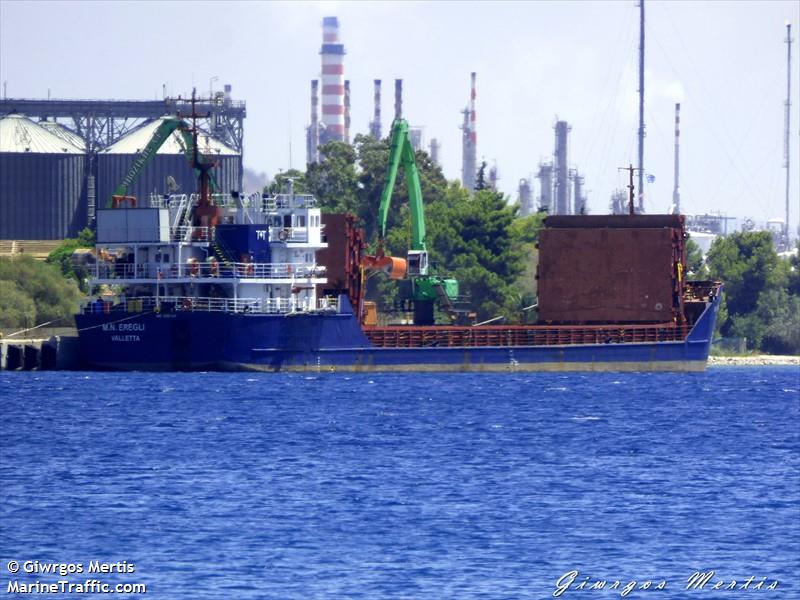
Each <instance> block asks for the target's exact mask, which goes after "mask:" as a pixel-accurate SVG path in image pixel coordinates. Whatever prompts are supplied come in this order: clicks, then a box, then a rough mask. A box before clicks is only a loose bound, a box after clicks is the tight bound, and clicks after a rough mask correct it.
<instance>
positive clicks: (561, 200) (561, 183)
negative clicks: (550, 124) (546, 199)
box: [553, 121, 572, 215]
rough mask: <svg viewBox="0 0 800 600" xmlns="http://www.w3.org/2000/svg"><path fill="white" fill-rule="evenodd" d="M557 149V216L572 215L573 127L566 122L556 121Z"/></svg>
mask: <svg viewBox="0 0 800 600" xmlns="http://www.w3.org/2000/svg"><path fill="white" fill-rule="evenodd" d="M555 130H556V147H555V152H554V153H553V159H554V160H553V166H554V168H555V172H556V178H555V196H556V198H555V200H556V203H555V210H554V211H553V214H555V215H569V214H572V211H571V210H570V208H571V207H570V193H569V192H570V189H569V158H568V156H569V152H568V147H569V132H570V131H571V130H572V127H570V126H569V124H568V123H567V122H566V121H556V125H555Z"/></svg>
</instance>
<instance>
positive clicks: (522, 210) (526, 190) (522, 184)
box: [519, 179, 534, 217]
mask: <svg viewBox="0 0 800 600" xmlns="http://www.w3.org/2000/svg"><path fill="white" fill-rule="evenodd" d="M533 212H534V211H533V197H532V195H531V182H530V181H528V180H527V179H520V180H519V214H520V216H521V217H527V216H528V215H532V214H533Z"/></svg>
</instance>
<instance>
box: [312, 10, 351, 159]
mask: <svg viewBox="0 0 800 600" xmlns="http://www.w3.org/2000/svg"><path fill="white" fill-rule="evenodd" d="M319 53H320V55H321V56H322V90H321V92H322V94H321V95H322V118H321V119H320V118H319V114H318V112H317V111H318V102H319V91H320V90H319V82H318V81H317V80H313V81H312V82H311V125H309V127H308V129H307V130H306V154H307V162H309V163H314V162H317V161H318V160H319V150H318V147H319V146H320V145H321V144H324V143H325V142H330V141H331V140H336V141H340V142H347V141H348V139H347V138H348V137H349V136H348V133H349V132H348V131H347V129H348V125H349V122H348V121H349V117H350V115H349V114H348V112H349V111H348V109H349V100H350V98H349V96H350V94H349V92H350V90H349V83H350V82H349V81H345V79H344V54H345V53H344V44H340V43H339V19H337V18H336V17H325V18H324V19H323V20H322V48H321V49H320V52H319Z"/></svg>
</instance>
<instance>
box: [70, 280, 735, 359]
mask: <svg viewBox="0 0 800 600" xmlns="http://www.w3.org/2000/svg"><path fill="white" fill-rule="evenodd" d="M719 298H720V297H719V295H717V296H715V297H714V299H713V300H712V301H711V302H710V303H708V305H707V307H706V309H705V311H704V312H703V314H702V315H701V316H700V317H699V318H698V319H697V321H696V323H695V325H694V327H692V329H691V331H690V332H689V335H688V336H687V338H686V339H685V340H683V341H675V342H642V343H610V344H571V345H545V346H479V347H474V346H472V347H446V348H442V347H423V348H378V347H375V346H373V345H372V344H371V343H370V341H369V340H368V339H367V337H366V336H365V334H364V333H363V331H362V329H361V327H360V326H359V324H358V321H357V319H356V317H355V316H354V315H353V314H352V312H350V311H347V312H342V313H331V312H319V313H299V314H293V315H277V314H276V315H267V314H243V313H222V312H207V313H204V312H188V311H187V312H181V311H178V312H171V313H156V312H147V313H138V314H137V313H133V314H131V313H110V314H81V315H77V316H76V323H77V326H78V330H79V337H80V345H81V354H82V358H83V363H84V365H85V366H86V367H87V368H98V369H114V370H261V371H309V372H320V371H326V372H327V371H355V372H372V371H514V370H519V371H594V370H606V371H607V370H614V371H698V370H703V369H704V368H705V366H706V361H707V359H708V352H709V348H710V345H711V338H712V334H713V331H714V324H715V322H716V315H717V311H718V310H719Z"/></svg>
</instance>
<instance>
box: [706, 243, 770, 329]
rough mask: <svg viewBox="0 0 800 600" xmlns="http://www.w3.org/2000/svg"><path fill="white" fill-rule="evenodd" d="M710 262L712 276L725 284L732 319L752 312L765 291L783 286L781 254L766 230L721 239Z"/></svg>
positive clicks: (715, 244) (711, 252)
mask: <svg viewBox="0 0 800 600" xmlns="http://www.w3.org/2000/svg"><path fill="white" fill-rule="evenodd" d="M706 262H707V264H708V268H709V273H710V275H711V276H712V277H714V278H716V279H720V280H721V281H722V282H723V283H724V284H725V293H726V294H727V296H728V311H729V313H730V315H731V316H732V317H733V316H736V315H744V314H748V313H752V312H753V311H754V310H755V309H756V305H757V303H758V297H759V295H760V294H761V292H762V291H764V290H765V289H766V288H768V287H773V286H776V285H778V284H779V283H780V281H779V279H780V271H779V269H778V255H777V254H776V253H775V249H774V248H773V245H772V237H771V236H770V234H769V233H768V232H766V231H750V232H741V233H734V234H732V235H729V236H726V237H720V238H717V239H716V240H714V243H713V244H712V245H711V249H710V250H709V251H708V256H707V257H706Z"/></svg>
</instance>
